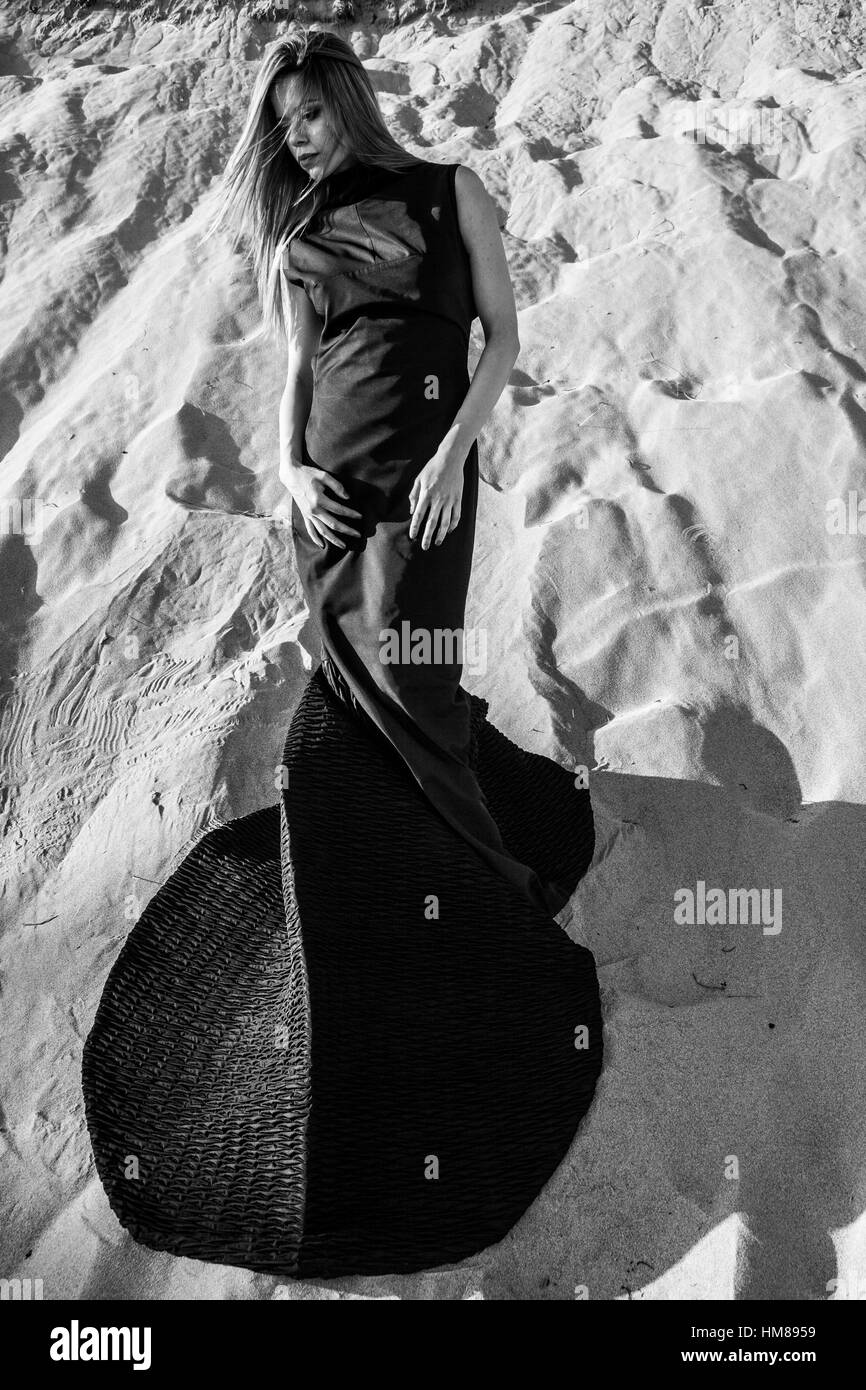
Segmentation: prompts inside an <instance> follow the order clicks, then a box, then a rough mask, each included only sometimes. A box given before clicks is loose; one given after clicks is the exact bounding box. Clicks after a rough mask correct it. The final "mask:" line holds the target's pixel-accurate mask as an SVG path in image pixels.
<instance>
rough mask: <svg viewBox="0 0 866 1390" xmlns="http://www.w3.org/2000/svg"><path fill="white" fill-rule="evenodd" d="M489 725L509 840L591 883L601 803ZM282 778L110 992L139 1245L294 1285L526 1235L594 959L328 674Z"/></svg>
mask: <svg viewBox="0 0 866 1390" xmlns="http://www.w3.org/2000/svg"><path fill="white" fill-rule="evenodd" d="M486 713H487V711H486V705H485V703H484V702H483V701H481V700H478V699H477V698H475V697H472V699H471V701H470V714H471V737H470V762H471V764H472V766H473V768H474V769H475V771H476V772H477V775H478V778H479V783H480V785H481V787H482V788H483V791H484V794H485V797H486V798H487V801H488V804H489V805H490V806H491V808H492V809H493V811H495V813H496V815H497V819H498V821H499V824H500V826H501V829H502V834H503V837H504V839H505V840H506V842H507V844H508V846H509V849H510V850H511V851H513V852H514V853H515V854H516V855H517V856H518V858H520V859H521V860H523V861H524V862H526V863H528V864H531V865H532V866H533V867H534V868H535V869H536V870H537V871H538V872H539V873H540V874H541V875H542V876H545V875H547V874H550V873H552V872H553V871H554V869H555V871H556V872H558V873H560V874H561V875H563V876H564V878H565V879H567V881H568V882H569V883H570V884H571V885H572V887H574V886H576V884H577V882H578V881H579V879H580V877H581V876H582V874H583V873H584V872H585V871H586V868H587V866H588V864H589V862H590V860H591V857H592V853H593V843H594V836H593V827H592V815H591V810H590V806H589V801H588V798H587V797H586V795H585V793H580V792H578V791H576V790H575V788H574V786H573V783H572V778H571V777H570V775H569V774H568V773H566V772H565V771H564V770H563V769H562V768H559V767H557V766H556V764H554V763H552V762H550V760H548V759H545V758H541V757H538V756H537V755H534V754H529V753H526V752H524V751H522V750H520V749H518V748H516V747H515V746H514V744H512V743H511V742H510V741H509V740H508V739H506V738H505V737H504V736H503V735H502V734H501V733H499V732H498V731H497V730H496V729H494V728H493V727H492V726H491V725H490V724H489V722H488V721H487V719H486ZM283 764H284V767H285V772H286V776H285V782H286V789H285V791H284V792H283V794H282V796H281V798H280V802H279V805H278V806H277V805H274V806H273V807H269V808H266V809H265V810H262V811H258V812H256V813H254V814H253V815H250V816H245V817H242V818H241V819H239V820H236V821H233V822H231V823H230V824H229V825H227V826H222V827H220V828H219V829H217V830H215V831H212V832H210V833H208V834H207V835H205V836H203V837H202V838H201V839H200V840H199V841H198V843H197V844H196V845H194V846H193V847H192V849H191V850H190V851H189V852H188V853H187V855H186V856H185V858H184V859H183V861H182V862H181V864H180V865H179V866H178V868H177V869H176V870H175V872H174V873H173V874H172V875H171V877H170V878H169V879H168V881H167V882H166V883H165V884H164V885H163V886H162V887H161V888H160V889H158V890H157V892H156V894H155V895H154V897H153V898H152V899H151V901H150V902H149V904H148V906H147V908H146V909H145V911H144V913H143V914H142V916H141V918H140V919H139V921H138V922H137V923H136V924H135V926H134V927H133V929H132V931H131V933H130V935H129V937H128V938H127V940H126V942H125V943H124V945H123V947H122V949H121V951H120V954H119V956H118V958H117V960H116V961H115V964H114V966H113V967H112V969H111V971H110V973H109V976H108V979H107V981H106V985H105V989H104V991H103V995H102V999H101V1001H100V1004H99V1008H98V1010H97V1013H96V1017H95V1020H94V1023H93V1026H92V1028H91V1030H90V1032H89V1034H88V1036H87V1040H86V1043H85V1049H84V1061H83V1076H82V1080H83V1089H84V1100H85V1112H86V1116H87V1123H88V1127H89V1131H90V1137H91V1143H92V1146H93V1153H94V1157H95V1161H96V1167H97V1171H98V1173H99V1177H100V1179H101V1181H102V1183H103V1186H104V1188H105V1191H106V1193H107V1196H108V1199H109V1202H110V1204H111V1206H112V1208H113V1210H114V1211H115V1212H116V1214H117V1216H118V1218H119V1220H120V1221H121V1223H122V1224H123V1225H124V1226H125V1227H126V1228H127V1229H128V1230H129V1231H130V1232H131V1234H132V1235H133V1236H134V1237H135V1239H136V1240H138V1241H139V1242H140V1243H142V1244H144V1245H147V1246H150V1247H152V1248H154V1249H157V1250H164V1251H169V1252H171V1253H172V1254H175V1255H184V1256H188V1257H190V1258H194V1259H201V1260H210V1261H215V1262H219V1263H222V1264H229V1265H242V1266H245V1267H247V1268H250V1269H255V1270H262V1271H266V1272H268V1273H272V1274H282V1275H286V1276H290V1277H333V1276H337V1275H341V1274H365V1273H366V1274H373V1273H387V1272H394V1273H399V1272H404V1273H405V1272H411V1271H413V1270H419V1269H424V1268H430V1267H433V1266H435V1265H437V1264H442V1263H445V1262H450V1261H453V1260H459V1259H462V1258H465V1257H466V1256H469V1255H472V1254H474V1253H476V1252H477V1251H479V1250H481V1249H483V1248H484V1247H486V1246H488V1245H490V1244H492V1243H493V1242H495V1241H498V1240H501V1239H502V1238H503V1237H504V1236H505V1235H506V1233H507V1232H508V1230H509V1229H510V1227H511V1226H512V1225H513V1223H514V1222H515V1221H516V1220H517V1219H518V1218H519V1217H520V1216H521V1214H522V1213H523V1212H524V1211H525V1210H526V1208H527V1207H528V1206H529V1205H530V1203H531V1202H532V1201H533V1199H534V1198H535V1197H536V1196H537V1194H538V1192H539V1191H540V1190H541V1188H542V1187H543V1185H544V1183H545V1182H546V1181H547V1180H548V1178H549V1177H550V1176H551V1174H552V1173H553V1172H554V1170H555V1168H556V1166H557V1165H558V1163H559V1162H560V1161H561V1160H562V1158H563V1157H564V1155H565V1154H566V1152H567V1150H568V1147H569V1144H570V1143H571V1141H572V1140H573V1138H574V1133H575V1130H576V1128H577V1126H578V1124H579V1122H580V1120H581V1117H582V1116H583V1115H584V1113H585V1112H586V1109H587V1107H588V1106H589V1104H590V1102H591V1099H592V1094H593V1089H594V1086H595V1084H596V1079H597V1076H598V1073H599V1070H600V1067H601V1060H602V1023H601V1015H600V1007H599V998H598V985H597V980H596V974H595V967H594V963H593V959H592V956H591V954H590V952H589V951H587V950H585V949H584V948H583V947H581V946H579V945H576V944H575V943H573V942H572V941H570V940H569V938H568V937H567V936H566V934H565V933H564V932H563V931H562V930H561V929H560V928H559V927H558V926H557V924H556V923H555V922H554V921H553V920H552V919H551V918H550V917H549V916H548V915H547V914H546V913H544V912H543V911H540V910H538V909H535V908H533V907H531V906H530V905H528V904H527V903H526V901H525V899H524V898H523V896H522V895H521V894H520V893H518V892H517V891H516V890H515V889H514V888H513V886H512V885H511V884H510V883H509V882H508V881H507V880H506V879H504V878H503V877H502V875H500V874H498V873H497V872H495V871H494V870H493V869H492V868H490V867H489V866H488V865H486V864H485V863H484V862H482V861H480V860H479V858H478V856H477V854H476V853H475V852H474V850H473V849H472V848H471V847H470V846H469V845H468V844H467V843H466V841H465V839H464V838H463V837H462V836H459V835H458V834H457V833H456V832H455V831H454V830H453V829H452V828H451V827H450V826H449V825H447V824H446V823H445V822H444V821H443V820H442V819H441V818H440V817H439V816H438V815H437V814H436V813H435V812H434V811H433V809H432V808H431V806H430V803H429V800H428V799H427V798H426V797H425V796H424V794H423V793H422V792H421V790H420V789H419V787H418V785H417V783H416V782H415V780H414V779H413V778H412V777H411V775H410V774H409V772H408V770H407V768H406V766H405V763H404V761H403V760H402V759H401V758H400V757H399V756H398V755H397V754H396V752H395V750H394V749H393V747H392V746H391V745H390V743H388V741H387V740H385V739H383V738H382V736H381V734H380V733H379V731H378V730H377V729H375V727H374V726H373V725H372V724H371V722H370V721H369V720H368V719H367V717H366V716H365V715H363V714H360V713H356V712H354V711H353V710H352V709H351V707H350V706H348V705H346V704H345V703H344V702H343V701H342V700H341V699H340V698H338V697H337V696H336V695H335V694H334V693H333V691H332V689H331V687H330V685H329V683H328V681H327V680H326V679H325V675H324V672H323V671H322V670H321V668H320V669H319V670H318V671H317V672H316V673H315V675H314V676H313V677H312V679H311V680H310V682H309V684H308V685H307V687H306V689H305V691H304V693H303V696H302V698H301V700H300V703H299V705H298V707H297V709H296V711H295V714H294V716H293V718H292V722H291V726H290V729H289V732H288V736H287V739H286V744H285V750H284V753H283ZM583 1028H585V1029H586V1033H585V1034H582V1033H581V1032H580V1030H581V1029H583ZM584 1044H585V1045H584Z"/></svg>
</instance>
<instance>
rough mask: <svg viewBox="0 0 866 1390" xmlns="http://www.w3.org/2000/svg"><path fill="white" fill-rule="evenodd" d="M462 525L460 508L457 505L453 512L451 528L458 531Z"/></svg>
mask: <svg viewBox="0 0 866 1390" xmlns="http://www.w3.org/2000/svg"><path fill="white" fill-rule="evenodd" d="M459 525H460V508H459V507H455V508H453V510H452V512H451V530H452V531H456V530H457V527H458V526H459Z"/></svg>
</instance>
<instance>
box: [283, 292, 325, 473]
mask: <svg viewBox="0 0 866 1390" xmlns="http://www.w3.org/2000/svg"><path fill="white" fill-rule="evenodd" d="M280 281H281V284H282V291H283V306H284V310H285V315H286V324H287V328H288V338H287V343H288V362H287V370H286V384H285V387H284V388H283V394H282V397H281V398H280V479H281V481H283V482H286V477H287V476H290V470H291V469H292V468H293V467H295V466H297V465H298V464H301V463H303V457H304V448H303V444H304V431H305V429H306V427H307V420H308V418H309V414H310V406H311V404H312V400H313V357H314V356H315V353H316V350H317V348H318V345H319V338H320V336H321V332H322V320H321V319H320V318H319V315H318V314H317V313H316V311H315V309H314V308H313V306H312V304H311V303H310V300H309V298H308V296H307V295H306V293H305V292H304V291H303V290H302V289H301V288H300V286H299V285H292V284H290V283H289V281H288V280H287V279H286V278H285V275H284V273H283V271H282V270H281V271H280Z"/></svg>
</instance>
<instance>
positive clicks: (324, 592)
mask: <svg viewBox="0 0 866 1390" xmlns="http://www.w3.org/2000/svg"><path fill="white" fill-rule="evenodd" d="M265 84H267V88H268V92H269V98H270V101H271V103H272V106H273V111H274V116H275V118H276V121H277V123H278V124H277V132H276V133H277V137H278V138H282V139H283V140H284V142H285V144H284V152H281V153H282V155H283V157H282V163H281V166H280V167H283V168H286V169H287V170H288V172H287V174H286V179H285V181H286V185H287V196H289V197H290V198H291V199H292V201H294V198H295V197H296V196H297V198H298V205H299V206H300V207H301V209H304V208H305V205H306V204H307V203H310V202H311V201H312V205H313V206H315V207H316V209H317V211H316V213H315V214H311V218H310V219H309V220H308V219H307V218H306V217H304V215H303V213H302V218H301V219H300V221H299V225H292V223H293V221H294V219H292V218H290V219H289V226H288V230H287V233H286V235H285V242H284V244H285V251H284V252H283V253H282V254H278V255H277V256H275V258H274V260H275V263H276V264H278V265H279V267H280V273H281V276H282V278H283V282H284V284H285V286H286V290H287V295H286V299H285V300H283V299H281V305H282V304H283V303H286V302H287V305H288V313H287V318H288V323H289V332H288V344H289V351H288V376H287V382H286V390H285V393H284V396H283V401H282V407H281V418H280V425H281V477H282V480H283V481H284V483H285V485H286V487H287V489H288V491H289V493H290V495H291V498H292V509H291V511H292V531H293V535H294V538H295V554H296V559H297V563H298V568H299V571H300V576H301V580H302V583H303V587H304V591H305V594H306V597H307V601H308V603H309V605H310V609H311V612H312V613H313V614H314V616H315V618H316V620H317V624H318V627H319V630H320V632H321V636H322V643H323V648H324V669H325V674H326V675H327V677H328V679H329V680H330V681H331V682H332V683H333V685H334V688H335V689H336V690H337V691H338V692H343V693H348V694H349V696H350V698H351V699H352V700H353V701H354V702H355V704H356V705H357V706H358V707H359V708H360V709H361V710H363V711H364V713H365V714H366V715H368V716H369V718H370V719H371V720H372V721H373V722H374V723H375V724H376V725H377V727H378V728H379V729H380V730H381V731H382V732H383V733H384V734H385V736H386V737H387V738H388V739H389V740H390V741H391V743H392V744H393V745H394V747H395V748H396V749H398V750H399V752H400V754H401V755H402V757H403V758H404V759H405V761H406V763H407V765H408V767H409V769H410V770H411V772H412V774H413V775H414V776H415V778H416V779H417V781H418V783H419V785H420V786H421V787H422V788H423V789H424V791H425V792H426V794H427V795H428V797H429V798H430V800H431V802H432V803H433V805H434V807H435V808H436V810H437V811H438V812H440V813H441V814H442V815H443V816H444V817H445V819H446V820H447V821H448V822H449V823H450V824H451V825H452V826H453V827H454V828H455V829H456V830H457V831H458V832H459V833H460V834H462V835H464V836H465V837H466V839H467V840H468V841H469V843H470V844H471V845H472V846H473V847H474V848H475V849H476V850H477V851H478V852H479V853H480V854H481V855H483V856H484V857H485V858H486V859H487V861H488V862H489V863H490V864H491V865H492V866H493V867H494V868H495V869H496V870H497V871H498V872H500V873H502V874H504V875H505V876H506V877H507V878H508V879H509V880H510V881H511V882H513V883H514V884H515V886H517V887H519V888H520V889H521V890H522V891H523V892H524V893H526V895H527V896H528V897H529V899H530V901H532V902H534V903H535V904H536V906H538V907H540V908H541V909H542V910H543V911H546V912H550V913H554V912H557V911H558V910H559V909H560V908H561V907H562V906H563V903H564V902H566V901H567V900H568V897H569V896H570V887H569V886H568V885H565V886H563V885H561V884H556V883H545V884H542V883H541V882H539V879H538V876H537V875H536V873H535V872H534V871H533V869H532V868H530V867H529V866H527V865H525V864H521V863H520V862H519V861H518V860H517V859H515V858H514V856H513V855H509V854H508V853H507V851H506V850H505V847H504V846H503V843H502V837H501V834H500V831H499V828H498V826H497V825H496V822H495V821H494V819H493V817H492V816H491V814H490V812H489V810H488V809H487V807H486V805H485V802H484V798H483V796H482V794H481V792H480V789H479V786H478V782H477V779H476V778H475V776H474V774H473V772H472V770H471V768H470V766H469V741H470V703H469V697H468V695H467V693H466V692H465V690H463V689H462V687H461V685H460V678H461V662H460V659H459V658H460V655H461V650H460V647H461V641H460V638H461V637H462V635H463V634H464V612H465V605H466V592H467V587H468V583H469V574H470V567H471V562H472V544H473V537H474V531H475V510H476V497H477V490H478V450H477V444H476V437H477V435H478V433H479V431H480V430H481V428H482V426H483V425H484V423H485V422H486V420H487V419H488V417H489V415H490V413H491V411H492V409H493V407H494V405H495V403H496V401H497V400H498V398H499V396H500V394H501V392H502V389H503V387H504V386H505V384H506V382H507V381H508V378H509V375H510V373H511V369H512V367H513V365H514V362H515V359H516V357H517V355H518V352H519V342H518V335H517V313H516V309H515V304H514V295H513V292H512V288H511V282H510V279H509V275H508V266H507V263H506V259H505V253H504V249H503V245H502V238H501V236H500V232H499V226H498V222H497V217H496V209H495V206H494V204H493V201H492V199H491V198H490V197H489V195H488V194H487V192H486V191H485V189H484V186H483V184H482V182H481V180H480V179H479V178H478V176H477V174H474V173H473V172H472V171H471V170H470V169H467V168H465V167H464V166H462V165H457V164H434V163H430V162H427V161H425V160H421V159H416V158H414V157H412V156H409V157H407V155H406V153H405V151H403V150H402V149H401V148H400V146H399V145H397V143H396V142H395V141H394V139H393V138H392V137H391V136H390V135H389V133H388V131H387V129H386V127H385V124H384V121H383V120H382V117H381V114H380V112H379V107H378V104H377V102H376V99H375V95H374V93H373V90H372V88H371V86H370V83H369V79H368V78H367V75H366V73H365V71H364V68H363V65H362V64H361V62H360V60H359V59H358V58H357V57H356V56H355V54H354V52H353V50H352V49H351V48H350V47H349V45H348V44H345V43H343V41H342V40H340V39H339V38H337V37H335V36H333V35H331V34H328V33H324V32H318V33H317V32H313V33H311V34H310V35H309V36H308V37H307V41H306V45H305V47H303V48H301V47H300V46H298V47H297V48H296V47H294V46H293V45H292V43H291V41H289V42H288V43H286V44H283V45H282V46H281V47H280V46H278V47H277V48H276V49H275V50H274V52H273V55H272V58H271V65H270V67H269V66H268V64H266V65H265V68H264V70H263V72H262V75H261V78H260V90H262V89H263V88H264V87H265ZM348 131H351V132H352V136H351V142H350V141H349V137H348V135H347V132H348ZM250 148H251V152H252V150H253V149H254V148H255V146H252V145H251V147H250ZM241 149H242V150H243V145H242V147H241ZM286 156H287V157H286ZM250 168H251V166H250V163H248V162H245V160H244V158H243V155H241V157H240V158H239V159H238V160H237V161H236V163H235V165H234V167H233V169H232V170H231V171H230V176H229V187H230V188H231V187H232V186H234V187H238V188H244V187H247V186H249V179H250ZM313 193H315V195H316V197H315V198H314V199H313V200H311V198H310V195H311V194H313ZM263 196H264V197H265V198H267V197H268V190H267V189H266V187H264V186H263ZM281 208H282V201H281V200H278V199H276V200H274V201H273V202H272V203H271V204H270V206H268V205H265V206H263V207H262V211H261V217H262V220H263V221H265V220H266V219H267V218H268V216H269V215H270V216H274V215H276V213H277V212H278V211H279V210H280V209H281ZM271 209H273V212H272V211H271ZM320 210H324V215H322V213H321V212H320ZM314 218H317V221H316V220H313V219H314ZM311 223H312V225H311ZM274 232H276V228H274ZM275 239H276V238H275ZM268 241H269V239H268V238H266V239H265V245H264V248H263V251H264V252H265V253H266V252H267V247H268ZM277 251H278V253H279V251H280V243H279V242H277ZM476 315H477V316H478V317H479V318H480V319H481V323H482V326H483V328H484V336H485V344H484V350H483V352H482V354H481V357H480V359H479V361H478V364H477V367H476V369H475V372H474V375H473V377H472V381H471V384H470V382H469V377H468V373H467V366H466V361H467V348H468V339H469V330H470V326H471V323H472V319H473V318H474V317H475V316H476ZM314 360H315V375H314V372H313V365H312V364H313V361H314ZM404 633H405V634H406V635H405V640H400V639H403V636H404ZM445 633H449V634H453V633H456V634H459V637H458V638H456V639H455V640H453V641H451V642H446V641H445V640H444V638H443V636H442V634H445ZM391 634H399V638H398V640H393V639H391V640H389V639H390V638H391ZM437 635H438V639H439V640H438V641H437ZM425 637H426V638H427V642H426V646H425ZM419 656H420V657H421V660H420V661H419V660H418V659H417V658H418V657H419ZM413 658H415V659H413ZM425 658H427V659H425Z"/></svg>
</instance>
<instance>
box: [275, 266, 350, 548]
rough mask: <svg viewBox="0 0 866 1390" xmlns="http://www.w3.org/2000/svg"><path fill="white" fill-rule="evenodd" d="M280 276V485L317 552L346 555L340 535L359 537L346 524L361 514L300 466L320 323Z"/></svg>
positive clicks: (335, 486)
mask: <svg viewBox="0 0 866 1390" xmlns="http://www.w3.org/2000/svg"><path fill="white" fill-rule="evenodd" d="M280 276H281V282H282V291H283V295H284V299H283V303H284V306H285V309H286V325H287V342H288V360H287V365H286V384H285V386H284V388H283V394H282V396H281V398H280V481H281V483H282V484H283V486H284V487H285V488H286V489H287V491H288V492H289V493H290V494H291V496H292V498H293V499H294V501H295V503H296V504H297V507H298V510H299V511H300V513H301V515H302V516H303V518H304V525H305V526H306V528H307V534H308V535H309V537H310V539H311V540H312V541H314V542H315V544H316V545H318V546H324V545H325V544H326V542H327V541H331V542H332V543H333V544H334V545H336V546H338V547H340V549H342V550H345V549H346V543H345V541H344V540H342V539H341V535H340V534H338V533H341V534H342V535H348V536H358V535H360V530H359V528H358V526H357V525H351V524H349V523H350V522H351V521H353V520H354V519H356V518H357V520H359V521H360V519H361V513H360V512H358V511H356V510H355V508H354V507H348V506H346V505H345V503H346V502H348V500H349V494H348V492H347V491H346V489H345V488H344V487H343V484H342V483H341V482H340V481H339V480H338V479H337V478H334V477H332V476H331V474H330V473H326V472H325V470H324V469H322V468H317V467H316V466H315V465H314V464H308V463H305V462H304V433H305V431H306V428H307V420H308V419H309V415H310V406H311V405H312V401H313V357H314V355H315V353H316V352H317V350H318V346H319V339H320V338H321V334H322V320H321V319H320V317H319V315H318V314H317V313H316V311H315V309H314V308H313V305H312V304H311V302H310V300H309V297H308V296H307V294H306V292H305V291H304V290H303V289H302V288H301V287H300V285H292V284H291V283H290V282H289V281H288V280H286V279H285V276H284V275H283V272H282V270H281V271H280ZM336 498H340V499H341V500H340V501H337V500H335V499H336ZM342 518H345V519H342Z"/></svg>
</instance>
